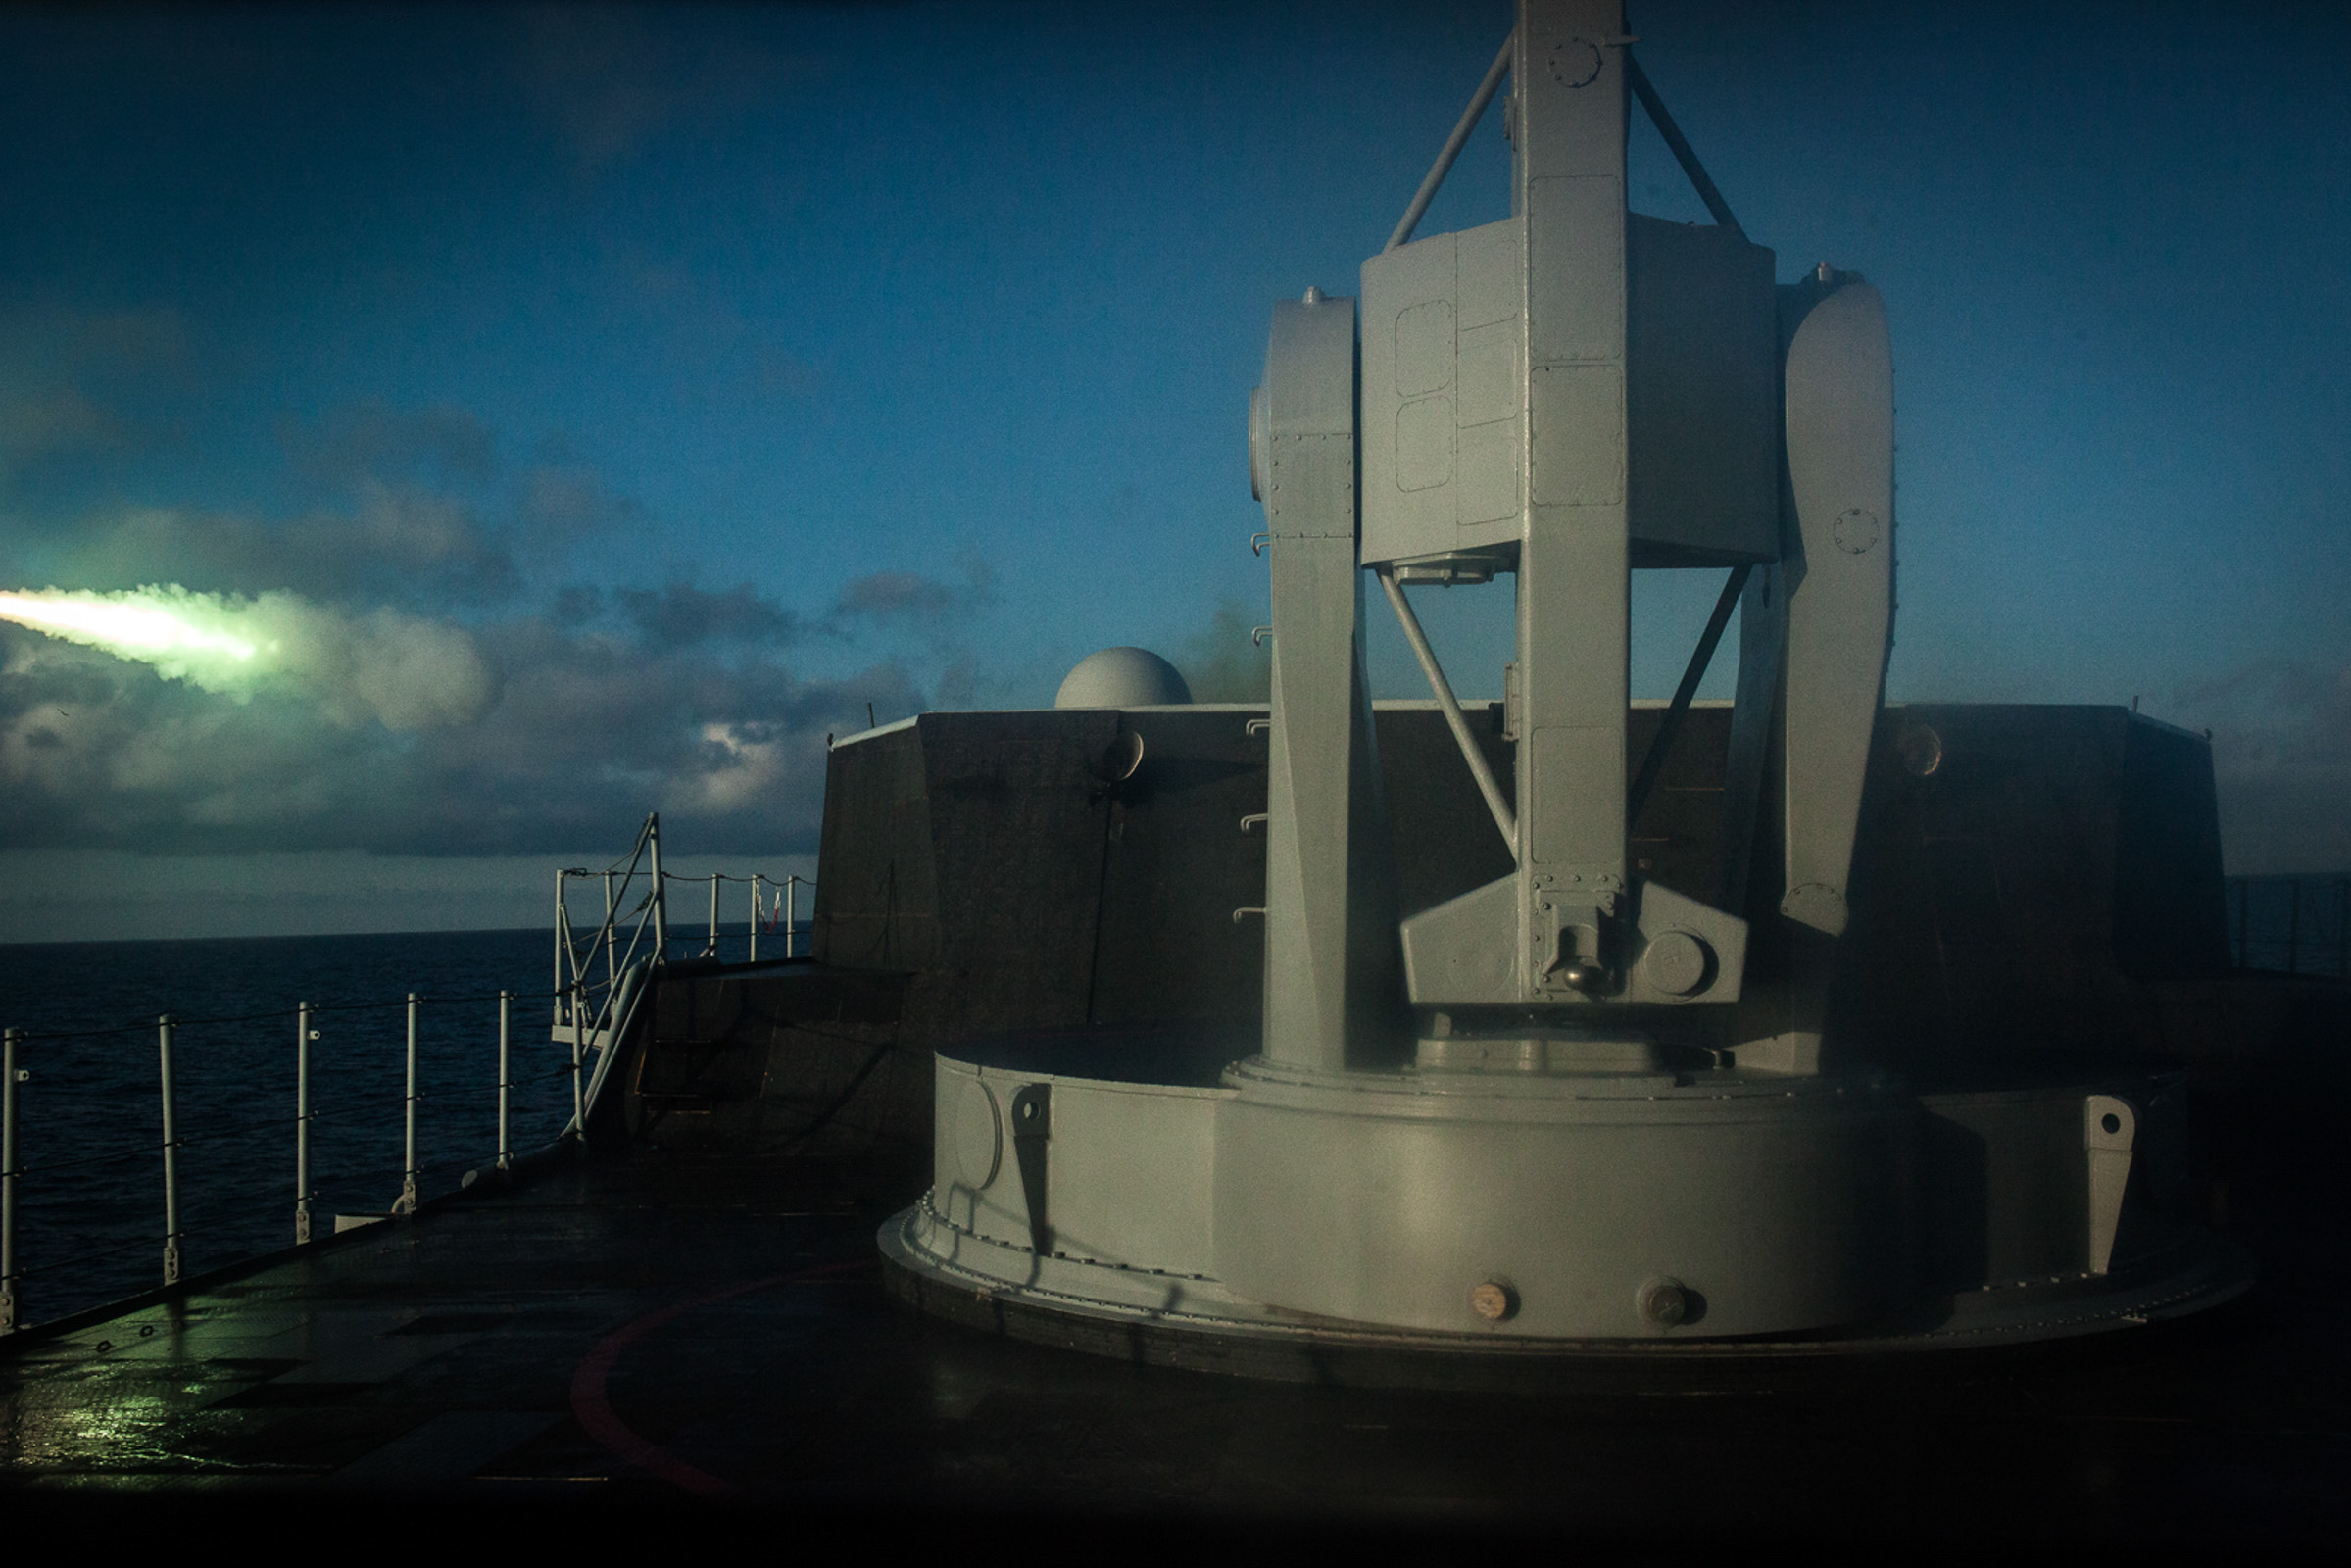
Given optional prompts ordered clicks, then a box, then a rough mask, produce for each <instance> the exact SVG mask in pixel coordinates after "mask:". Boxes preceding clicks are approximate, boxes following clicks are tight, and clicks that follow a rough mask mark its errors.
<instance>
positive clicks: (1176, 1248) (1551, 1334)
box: [881, 1036, 2245, 1359]
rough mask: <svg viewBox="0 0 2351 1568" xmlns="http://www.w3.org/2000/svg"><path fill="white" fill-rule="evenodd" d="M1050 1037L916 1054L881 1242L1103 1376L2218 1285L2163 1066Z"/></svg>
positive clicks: (890, 1257) (1967, 1322)
mask: <svg viewBox="0 0 2351 1568" xmlns="http://www.w3.org/2000/svg"><path fill="white" fill-rule="evenodd" d="M1077 1044H1078V1042H1075V1041H1073V1040H1072V1039H1071V1038H1069V1037H1066V1036H1064V1037H1060V1038H1057V1039H1041V1040H1032V1041H1022V1040H1018V1039H1010V1040H999V1041H996V1042H993V1043H990V1044H988V1045H985V1046H981V1047H974V1048H965V1049H963V1050H961V1051H959V1052H956V1053H955V1054H950V1053H947V1052H943V1053H942V1054H940V1056H939V1058H938V1075H937V1112H938V1114H937V1135H936V1136H937V1148H936V1158H937V1164H936V1167H935V1169H936V1172H937V1177H936V1184H935V1185H934V1186H933V1187H932V1189H931V1191H930V1192H929V1193H928V1194H927V1195H926V1196H925V1197H924V1199H923V1201H921V1202H920V1203H918V1204H916V1205H915V1206H913V1207H912V1208H909V1209H907V1210H906V1211H905V1212H903V1213H901V1214H899V1215H897V1216H895V1217H894V1218H893V1219H892V1220H891V1221H890V1222H889V1223H888V1224H887V1225H886V1226H884V1228H883V1231H882V1235H881V1246H882V1251H883V1254H884V1257H885V1258H886V1259H887V1261H888V1262H889V1264H890V1265H891V1266H892V1268H893V1271H894V1272H895V1273H896V1274H897V1275H898V1276H899V1281H898V1283H899V1285H900V1287H901V1289H902V1291H903V1292H905V1293H906V1294H908V1295H911V1296H914V1297H916V1298H917V1299H920V1300H921V1301H922V1302H923V1304H924V1305H925V1306H926V1307H928V1308H930V1309H932V1310H936V1311H941V1312H943V1313H945V1314H947V1315H950V1316H962V1317H976V1318H980V1319H984V1320H985V1321H987V1322H989V1323H990V1324H991V1325H993V1326H995V1327H999V1328H1004V1329H1006V1330H1009V1331H1012V1332H1015V1333H1022V1334H1025V1335H1026V1336H1027V1337H1032V1338H1040V1339H1049V1340H1053V1341H1055V1342H1057V1343H1067V1344H1076V1345H1081V1346H1083V1345H1087V1344H1089V1343H1096V1348H1107V1349H1111V1350H1113V1351H1114V1352H1115V1353H1126V1354H1131V1353H1135V1346H1136V1340H1135V1336H1136V1335H1137V1334H1138V1333H1140V1334H1143V1335H1144V1336H1145V1337H1146V1338H1147V1339H1149V1340H1151V1341H1152V1342H1154V1343H1160V1344H1163V1345H1164V1344H1166V1343H1168V1342H1172V1341H1181V1340H1198V1339H1200V1337H1203V1336H1204V1337H1208V1338H1211V1339H1215V1338H1224V1339H1232V1338H1235V1337H1238V1338H1240V1339H1242V1340H1253V1341H1261V1342H1263V1341H1272V1342H1280V1341H1291V1342H1295V1343H1297V1344H1298V1345H1301V1346H1313V1345H1323V1346H1328V1345H1331V1344H1335V1343H1350V1342H1351V1343H1358V1344H1386V1345H1395V1346H1397V1347H1406V1348H1415V1349H1431V1350H1438V1351H1453V1352H1461V1353H1471V1354H1478V1353H1502V1354H1509V1353H1526V1352H1530V1351H1535V1352H1548V1353H1556V1352H1561V1351H1569V1352H1575V1351H1584V1352H1604V1351H1635V1352H1655V1351H1665V1350H1689V1351H1713V1352H1716V1353H1722V1352H1733V1353H1739V1352H1746V1353H1788V1352H1801V1351H1814V1352H1819V1351H1832V1350H1859V1349H1885V1348H1892V1347H1915V1348H1935V1347H1958V1346H1967V1345H1980V1344H1989V1343H1997V1342H2002V1341H2012V1340H2030V1339H2046V1338H2056V1337H2062V1336H2067V1335H2072V1334H2081V1333H2090V1332H2095V1331H2098V1330H2101V1329H2107V1328H2114V1327H2120V1326H2123V1325H2125V1324H2128V1323H2135V1322H2144V1321H2148V1320H2151V1319H2154V1318H2159V1317H2165V1316H2171V1315H2176V1314H2180V1313H2184V1312H2188V1311H2192V1310H2196V1309H2198V1308H2201V1307H2204V1306H2209V1305H2212V1304H2215V1303H2216V1302H2217V1301H2219V1300H2222V1299H2227V1298H2228V1297H2229V1296H2232V1295H2234V1294H2236V1293H2237V1292H2238V1291H2240V1290H2241V1289H2243V1285H2244V1280H2245V1274H2244V1270H2243V1268H2242V1267H2241V1265H2240V1263H2239V1261H2238V1260H2237V1259H2236V1257H2235V1255H2234V1254H2233V1253H2232V1252H2230V1251H2229V1250H2228V1249H2227V1248H2226V1247H2225V1246H2224V1245H2223V1244H2221V1243H2219V1242H2218V1241H2217V1240H2215V1239H2213V1238H2211V1237H2210V1236H2209V1234H2208V1233H2206V1232H2204V1231H2203V1230H2202V1229H2201V1228H2199V1227H2197V1226H2195V1225H2194V1224H2193V1223H2192V1222H2190V1221H2189V1220H2187V1219H2186V1218H2184V1217H2180V1216H2176V1215H2175V1214H2174V1213H2173V1212H2172V1209H2171V1207H2170V1205H2169V1202H2168V1199H2169V1197H2170V1195H2169V1194H2168V1193H2167V1192H2166V1191H2165V1188H2166V1184H2167V1182H2168V1181H2169V1180H2170V1173H2169V1166H2170V1165H2171V1163H2172V1162H2173V1160H2174V1158H2175V1156H2176V1149H2175V1147H2174V1144H2175V1140H2176V1138H2177V1133H2176V1130H2175V1129H2174V1127H2173V1126H2172V1124H2171V1117H2170V1111H2171V1106H2170V1103H2169V1101H2168V1100H2167V1098H2166V1097H2165V1095H2164V1093H2163V1089H2164V1085H2163V1084H2162V1082H2161V1081H2159V1080H2157V1079H2154V1078H2141V1079H2135V1080H2132V1081H2131V1082H2114V1083H2105V1084H2100V1085H2094V1086H2079V1085H2077V1086H2068V1087H2062V1088H2045V1089H2032V1090H2004V1091H2000V1092H1997V1093H1989V1094H1970V1095H1929V1096H1916V1095H1912V1094H1908V1093H1906V1092H1904V1091H1903V1090H1902V1089H1901V1088H1900V1087H1899V1085H1898V1084H1896V1083H1895V1082H1893V1081H1892V1080H1890V1079H1886V1078H1882V1077H1861V1076H1857V1077H1850V1078H1836V1077H1824V1078H1813V1077H1779V1076H1774V1075H1770V1074H1761V1073H1751V1072H1749V1073H1741V1072H1738V1071H1731V1070H1716V1071H1705V1072H1698V1073H1689V1072H1684V1073H1679V1074H1677V1073H1671V1072H1643V1071H1638V1070H1636V1071H1628V1072H1622V1073H1614V1074H1549V1073H1537V1072H1449V1071H1440V1072H1430V1071H1426V1070H1418V1069H1405V1070H1400V1071H1396V1072H1391V1073H1377V1072H1347V1073H1328V1074H1312V1073H1298V1072H1292V1071H1287V1070H1282V1069H1276V1068H1271V1067H1269V1066H1267V1065H1266V1064H1265V1063H1264V1062H1263V1061H1262V1060H1259V1059H1255V1058H1252V1059H1250V1060H1248V1061H1243V1062H1237V1063H1231V1064H1229V1065H1222V1066H1221V1070H1220V1065H1219V1064H1217V1063H1215V1062H1213V1061H1211V1060H1209V1059H1208V1057H1207V1056H1206V1055H1203V1054H1202V1050H1201V1049H1194V1050H1193V1051H1192V1052H1191V1059H1190V1060H1189V1061H1187V1060H1185V1059H1183V1058H1184V1056H1185V1054H1186V1053H1185V1050H1184V1048H1183V1047H1182V1046H1181V1044H1180V1043H1179V1044H1178V1045H1177V1046H1176V1047H1174V1048H1173V1049H1162V1050H1158V1051H1155V1052H1147V1053H1143V1054H1142V1055H1143V1056H1144V1058H1145V1061H1144V1063H1143V1064H1142V1070H1143V1071H1144V1072H1145V1073H1147V1074H1148V1075H1149V1076H1151V1077H1154V1078H1159V1079H1164V1080H1169V1081H1158V1082H1146V1081H1140V1080H1139V1079H1136V1078H1124V1077H1104V1076H1081V1075H1078V1074H1076V1073H1072V1072H1067V1071H1055V1070H1050V1069H1053V1068H1058V1067H1066V1066H1068V1065H1070V1064H1071V1063H1072V1062H1073V1061H1074V1060H1076V1059H1078V1056H1079V1054H1080V1053H1078V1052H1076V1051H1074V1050H1073V1049H1072V1048H1073V1047H1074V1046H1076V1045H1077ZM1126 1054H1127V1053H1120V1052H1099V1051H1096V1052H1085V1053H1083V1055H1084V1056H1085V1057H1087V1058H1090V1059H1091V1061H1092V1062H1094V1063H1101V1062H1102V1061H1104V1060H1105V1059H1117V1058H1118V1057H1119V1056H1121V1055H1126ZM1091 1070H1092V1071H1093V1072H1095V1073H1097V1074H1099V1073H1101V1072H1102V1071H1103V1070H1104V1069H1102V1067H1100V1066H1095V1067H1093V1068H1091ZM1073 1319H1074V1320H1085V1322H1084V1323H1079V1324H1073V1323H1072V1321H1071V1320H1073ZM1086 1326H1091V1327H1093V1328H1096V1329H1115V1330H1116V1331H1117V1332H1116V1333H1113V1334H1111V1335H1110V1336H1109V1337H1108V1338H1107V1339H1103V1338H1102V1337H1101V1336H1100V1335H1096V1336H1095V1337H1094V1338H1093V1340H1090V1339H1089V1336H1088V1335H1087V1334H1086V1333H1084V1332H1072V1330H1073V1328H1077V1329H1082V1328H1084V1327H1086ZM1097 1342H1099V1343H1097ZM1121 1347H1124V1348H1121ZM1148 1358H1174V1359H1183V1358H1184V1356H1183V1354H1182V1352H1181V1349H1180V1348H1177V1349H1171V1350H1167V1351H1165V1352H1164V1354H1163V1355H1152V1356H1150V1357H1148Z"/></svg>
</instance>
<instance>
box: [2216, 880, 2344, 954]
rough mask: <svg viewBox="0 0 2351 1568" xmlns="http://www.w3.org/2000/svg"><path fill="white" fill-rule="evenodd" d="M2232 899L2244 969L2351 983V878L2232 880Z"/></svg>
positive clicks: (2232, 937) (2236, 947)
mask: <svg viewBox="0 0 2351 1568" xmlns="http://www.w3.org/2000/svg"><path fill="white" fill-rule="evenodd" d="M2228 900H2229V903H2228V909H2229V958H2230V960H2231V961H2232V962H2234V963H2235V965H2236V967H2238V968H2239V969H2255V970H2261V971H2264V972H2267V973H2271V974H2301V975H2318V976H2326V977H2331V978H2333V979H2336V980H2351V876H2232V877H2230V878H2229V880H2228Z"/></svg>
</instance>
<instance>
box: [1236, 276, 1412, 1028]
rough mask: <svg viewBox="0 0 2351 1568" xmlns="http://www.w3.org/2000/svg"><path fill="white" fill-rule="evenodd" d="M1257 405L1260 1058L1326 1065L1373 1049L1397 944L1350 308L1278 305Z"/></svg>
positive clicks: (1314, 300)
mask: <svg viewBox="0 0 2351 1568" xmlns="http://www.w3.org/2000/svg"><path fill="white" fill-rule="evenodd" d="M1254 405H1255V408H1256V411H1257V413H1258V415H1259V417H1260V420H1261V444H1260V450H1261V453H1262V465H1261V466H1262V470H1263V481H1262V485H1261V488H1262V492H1263V496H1264V501H1265V526H1266V531H1267V534H1268V535H1269V539H1268V542H1267V545H1266V553H1267V555H1268V557H1269V558H1270V561H1271V569H1272V575H1273V624H1274V636H1273V710H1272V717H1273V728H1272V754H1271V761H1270V764H1269V767H1268V772H1267V786H1266V814H1267V821H1266V827H1265V904H1264V908H1265V975H1266V984H1265V1051H1266V1054H1267V1055H1268V1056H1270V1057H1272V1058H1274V1059H1277V1060H1282V1061H1289V1062H1295V1063H1298V1064H1299V1065H1302V1066H1319V1067H1326V1068H1339V1067H1344V1066H1345V1065H1347V1061H1348V1059H1349V1054H1350V1051H1352V1052H1353V1053H1354V1054H1358V1055H1360V1054H1366V1053H1371V1054H1377V1053H1378V1052H1379V1051H1380V1049H1381V1046H1382V1044H1383V1039H1382V1037H1383V1033H1384V1031H1383V1018H1384V1014H1385V1013H1387V1012H1388V1011H1389V1010H1390V1003H1389V996H1388V993H1389V991H1390V989H1391V987H1392V985H1393V975H1394V972H1395V964H1394V960H1393V958H1392V956H1391V955H1392V954H1393V953H1394V950H1395V945H1396V944H1395V931H1396V900H1395V894H1394V891H1393V885H1392V874H1391V873H1390V871H1389V868H1388V863H1387V856H1386V854H1385V850H1386V841H1387V822H1386V812H1385V810H1384V809H1383V808H1382V804H1381V801H1380V776H1379V755H1378V751H1377V743H1376V741H1375V739H1374V736H1373V732H1372V725H1371V686H1370V681H1369V679H1368V677H1367V676H1366V675H1365V673H1364V667H1363V632H1362V612H1363V583H1362V577H1361V575H1360V573H1358V572H1357V570H1356V567H1355V555H1356V530H1355V302H1354V301H1352V300H1348V299H1326V298H1323V297H1322V296H1321V295H1320V294H1319V293H1317V292H1315V291H1312V290H1309V291H1308V293H1307V296H1306V298H1304V299H1302V300H1297V301H1287V300H1286V301H1284V302H1282V303H1281V304H1280V305H1278V306H1276V307H1275V309H1274V321H1273V335H1272V339H1271V341H1270V343H1269V344H1268V345H1267V348H1266V355H1265V381H1264V385H1263V386H1262V388H1261V389H1260V391H1259V394H1258V396H1257V398H1256V399H1255V400H1254Z"/></svg>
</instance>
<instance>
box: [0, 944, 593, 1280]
mask: <svg viewBox="0 0 2351 1568" xmlns="http://www.w3.org/2000/svg"><path fill="white" fill-rule="evenodd" d="M553 955H554V937H553V935H552V934H551V933H549V932H547V931H544V930H539V931H527V930H526V931H461V932H429V933H419V934H413V935H399V936H348V937H269V938H220V939H216V940H209V941H191V942H76V943H53V944H39V945H25V946H0V1025H5V1026H11V1027H17V1028H22V1029H24V1030H25V1031H26V1032H27V1034H28V1036H29V1038H28V1039H27V1040H26V1041H25V1042H24V1044H23V1045H22V1046H21V1047H20V1049H19V1057H18V1065H19V1068H20V1070H21V1071H23V1072H25V1073H27V1074H28V1075H29V1076H28V1078H27V1079H26V1081H25V1082H24V1083H22V1084H21V1085H19V1087H18V1095H19V1102H18V1106H19V1108H18V1117H19V1124H18V1136H19V1145H18V1152H19V1168H20V1170H21V1171H22V1173H23V1174H22V1175H21V1176H20V1177H19V1180H18V1200H17V1241H18V1252H17V1261H18V1268H19V1277H20V1283H19V1289H18V1299H19V1308H18V1310H19V1321H20V1322H38V1321H41V1320H43V1319H47V1318H54V1317H58V1316H61V1315H63V1314H65V1313H67V1312H71V1311H74V1310H76V1309H78V1308H80V1307H84V1306H91V1305H96V1304H99V1303H101V1302H104V1301H110V1300H115V1299H120V1298H122V1297H123V1296H126V1295H129V1294H131V1293H133V1292H136V1291H140V1290H145V1289H147V1288H149V1287H151V1286H154V1285H157V1284H160V1283H161V1282H162V1270H163V1239H164V1230H165V1225H164V1186H163V1153H162V1144H163V1121H162V1093H161V1083H160V1073H159V1062H158V1054H159V1053H158V1031H157V1027H156V1018H157V1015H158V1014H161V1013H165V1012H170V1013H171V1014H172V1015H173V1017H174V1020H175V1021H174V1025H173V1040H172V1069H173V1070H172V1076H173V1080H174V1088H175V1100H176V1117H177V1132H178V1135H179V1140H180V1144H181V1149H180V1153H179V1181H180V1216H181V1218H180V1225H181V1230H182V1233H183V1236H184V1242H183V1247H182V1251H181V1268H182V1270H183V1272H186V1273H195V1272H197V1271H200V1270H203V1269H207V1268H213V1267H217V1266H219V1265H220V1264H224V1263H228V1262H233V1261H235V1260H236V1259H238V1258H241V1257H247V1256H251V1255H253V1254H255V1253H258V1252H263V1251H269V1250H274V1249H276V1248H280V1247H285V1246H288V1245H290V1244H291V1243H292V1242H293V1240H294V1158H295V1139H294V1135H295V1122H294V1106H295V1099H294V1087H295V1040H296V1014H295V1007H296V1004H298V1003H300V1002H303V1001H306V1000H307V1001H310V1002H312V1003H315V1004H318V1005H319V1006H321V1007H322V1008H325V1009H327V1010H324V1011H321V1012H320V1013H319V1014H318V1016H317V1018H316V1019H315V1021H314V1027H315V1028H316V1029H317V1030H318V1035H319V1038H318V1040H317V1041H315V1042H314V1043H313V1044H312V1047H311V1084H312V1089H311V1093H312V1105H313V1110H314V1112H315V1118H314V1120H313V1123H312V1153H311V1160H312V1172H313V1186H314V1189H315V1191H316V1194H317V1197H316V1199H315V1201H314V1202H313V1204H312V1215H313V1221H312V1223H313V1231H314V1234H325V1233H330V1232H331V1231H332V1229H333V1224H334V1221H333V1215H334V1214H336V1213H337V1212H342V1213H375V1214H380V1213H382V1212H384V1211H385V1210H386V1209H388V1208H389V1207H390V1206H391V1204H392V1202H393V1201H394V1200H395V1199H397V1198H398V1197H399V1195H400V1188H401V1176H402V1119H403V1103H404V1099H405V1073H406V1055H407V1005H406V998H407V995H408V993H410V992H412V991H413V992H416V993H417V994H418V995H419V996H420V997H422V998H423V999H424V1001H423V1004H422V1005H421V1008H420V1011H419V1015H418V1039H417V1056H418V1106H417V1144H418V1149H417V1158H418V1165H419V1169H420V1170H421V1172H422V1179H421V1181H420V1182H419V1189H420V1191H421V1192H422V1193H423V1194H424V1195H425V1196H426V1197H430V1196H432V1195H434V1194H437V1193H441V1192H446V1191H449V1190H451V1189H453V1188H455V1187H456V1186H457V1185H458V1184H459V1181H460V1179H461V1178H462V1177H463V1175H464V1174H465V1172H466V1171H468V1170H474V1169H480V1168H485V1167H488V1166H490V1165H491V1164H492V1163H493V1162H494V1160H495V1158H496V1154H497V1148H498V1136H497V1134H498V1002H497V993H498V992H499V991H500V990H502V989H504V990H509V991H514V992H516V993H520V994H522V995H521V996H520V997H519V998H518V999H517V1000H516V1001H515V1002H514V1004H513V1019H514V1024H513V1045H512V1061H511V1067H510V1071H511V1074H512V1077H513V1079H514V1090H513V1100H512V1111H511V1118H512V1119H511V1125H512V1129H513V1145H514V1151H515V1152H517V1153H525V1152H529V1151H531V1150H534V1149H538V1148H541V1147H543V1146H545V1145H546V1144H548V1143H549V1142H550V1141H552V1140H553V1139H555V1138H556V1137H557V1136H558V1135H559V1134H560V1133H561V1132H562V1131H563V1126H564V1125H565V1124H566V1123H567V1122H568V1121H569V1119H570V1115H571V1082H570V1065H571V1054H570V1049H569V1047H568V1046H567V1045H561V1044H557V1043H556V1042H555V1041H553V1040H552V1039H551V1038H550V1034H551V1029H550V1025H551V1022H552V1013H553V1004H552V1001H551V1000H550V998H549V996H548V993H549V991H550V989H551V987H552V984H553V974H554V956H553ZM256 1014H258V1015H259V1016H254V1015H256ZM178 1020H186V1021H178ZM223 1020H234V1021H223ZM97 1030H111V1031H112V1032H107V1033H91V1032H90V1031H97Z"/></svg>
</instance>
